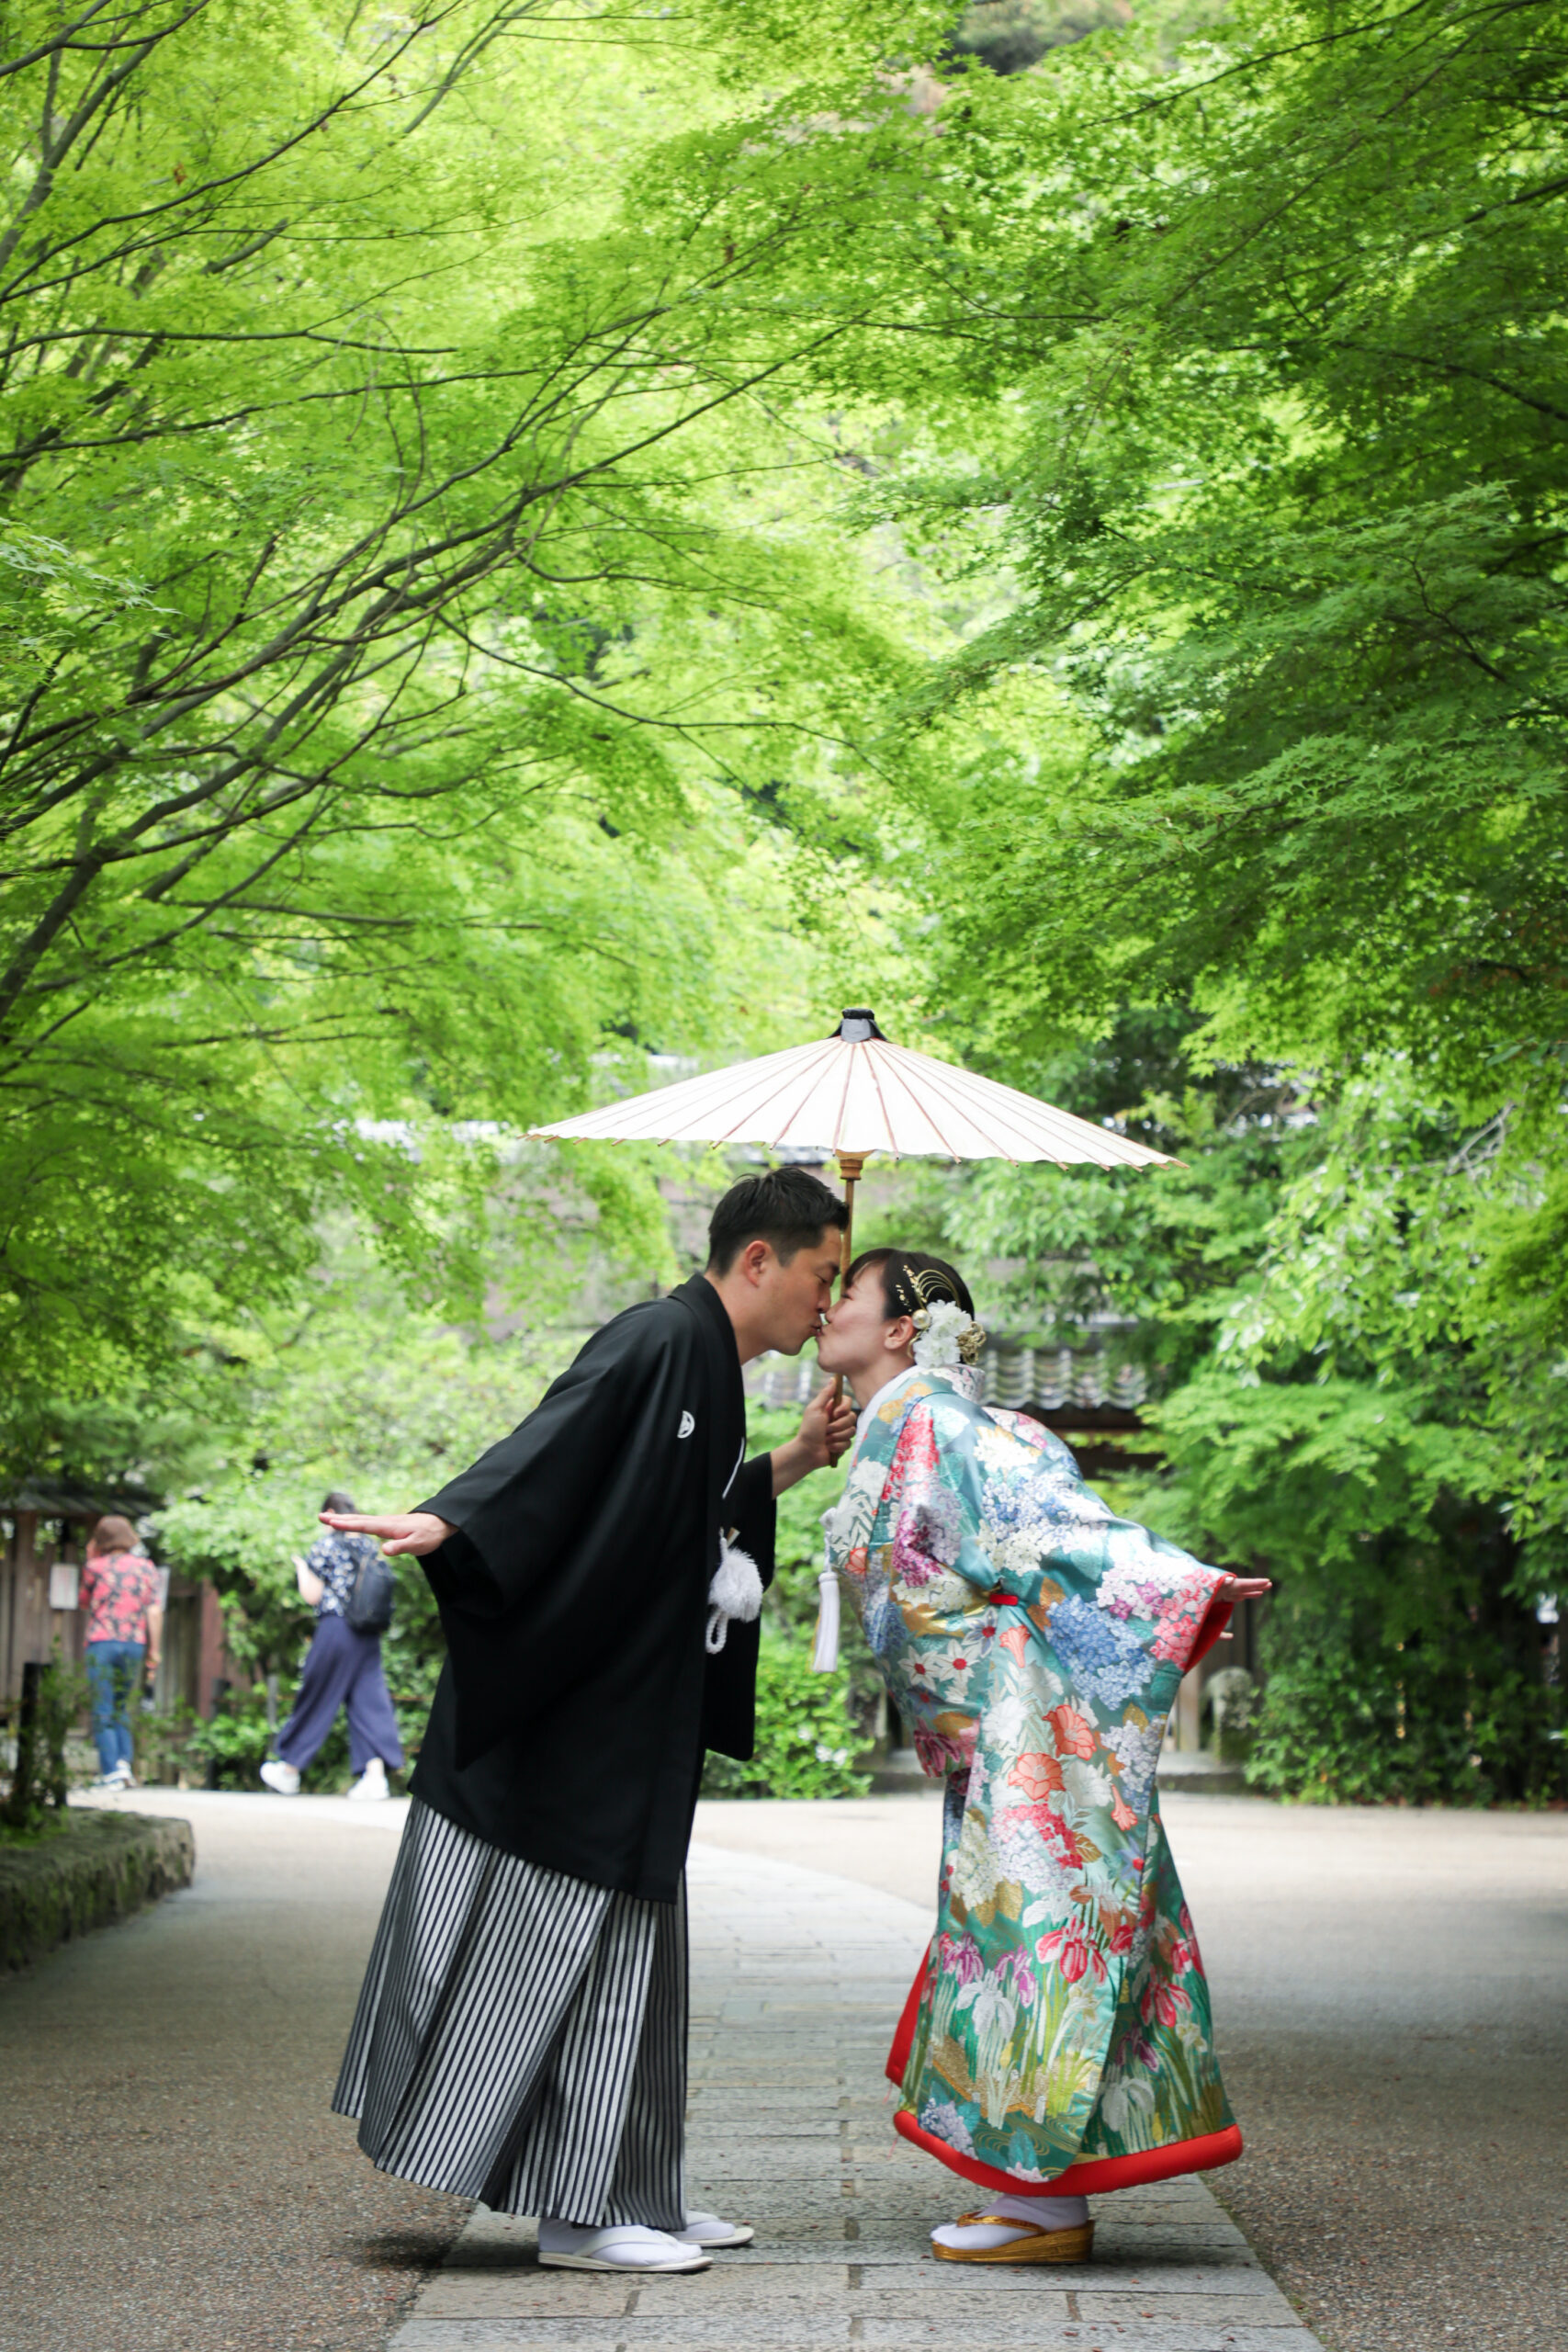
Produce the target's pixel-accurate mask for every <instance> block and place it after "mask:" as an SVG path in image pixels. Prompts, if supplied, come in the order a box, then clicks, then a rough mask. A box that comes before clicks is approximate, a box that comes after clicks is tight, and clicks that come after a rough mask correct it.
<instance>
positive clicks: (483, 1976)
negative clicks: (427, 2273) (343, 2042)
mask: <svg viewBox="0 0 1568 2352" xmlns="http://www.w3.org/2000/svg"><path fill="white" fill-rule="evenodd" d="M333 2108H334V2109H335V2110H336V2112H337V2113H338V2114H340V2115H353V2116H357V2117H358V2118H359V2119H360V2128H359V2144H360V2146H361V2147H362V2148H363V2149H364V2151H365V2153H366V2154H367V2156H369V2157H370V2159H371V2161H372V2162H373V2163H374V2164H375V2165H377V2166H378V2168H379V2169H380V2170H381V2171H383V2172H389V2173H394V2174H396V2175H397V2176H398V2177H399V2178H400V2179H403V2180H413V2181H418V2182H419V2183H420V2184H421V2185H422V2186H423V2187H424V2188H443V2189H448V2190H450V2191H452V2192H453V2193H454V2194H455V2195H457V2196H459V2197H476V2198H478V2199H480V2201H481V2202H482V2203H484V2204H486V2205H488V2206H490V2207H491V2209H492V2210H493V2211H498V2212H505V2213H536V2214H548V2215H550V2216H552V2217H553V2218H554V2219H556V2220H558V2221H565V2222H584V2223H589V2224H592V2223H595V2222H599V2223H605V2224H607V2223H610V2222H640V2223H642V2224H643V2225H644V2226H645V2227H647V2228H649V2229H660V2230H679V2229H682V2228H683V2227H684V2225H685V2218H686V2209H685V2201H684V2186H683V2180H682V2155H683V2151H684V2143H685V2108H686V1919H685V1889H684V1886H683V1885H682V1890H681V1894H680V1897H679V1899H678V1900H677V1901H676V1902H675V1903H674V1904H667V1903H645V1902H639V1901H637V1900H636V1899H635V1898H634V1897H632V1896H630V1895H626V1894H614V1893H612V1892H611V1890H610V1889H609V1888H608V1887H603V1886H590V1885H588V1884H587V1883H585V1882H584V1881H582V1880H581V1879H574V1878H568V1877H567V1876H566V1875H565V1874H564V1873H563V1872H561V1871H547V1870H541V1869H539V1868H538V1867H537V1866H536V1864H534V1863H532V1862H525V1861H521V1860H518V1859H517V1857H516V1856H515V1855H512V1854H503V1853H502V1852H501V1851H500V1850H499V1849H497V1848H495V1847H493V1846H488V1845H486V1843H485V1842H484V1840H483V1839H482V1838H476V1837H474V1836H472V1835H471V1833H470V1832H469V1831H468V1830H466V1829H459V1828H458V1827H457V1824H456V1823H455V1822H451V1821H448V1820H447V1819H446V1816H445V1815H442V1814H438V1813H434V1812H433V1811H432V1810H431V1808H430V1807H429V1806H428V1805H424V1804H421V1803H420V1802H419V1800H418V1798H415V1799H414V1801H413V1803H412V1805H411V1807H410V1809H409V1818H408V1823H407V1826H406V1827H405V1829H404V1831H403V1838H402V1844H401V1847H400V1849H399V1853H398V1860H397V1864H396V1867H395V1868H394V1870H393V1872H392V1883H391V1885H390V1886H389V1889H388V1893H387V1903H386V1908H385V1910H384V1911H383V1912H382V1915H381V1925H380V1928H379V1929H378V1933H377V1937H376V1943H375V1947H374V1950H373V1951H372V1952H371V1955H370V1965H369V1968H368V1970H367V1973H366V1978H365V1985H364V1989H363V1991H362V1992H361V1994H360V1996H359V2007H358V2010H357V2013H356V2014H355V2020H354V2029H353V2031H352V2033H351V2034H350V2036H349V2043H348V2050H347V2052H346V2054H345V2056H344V2062H343V2072H342V2074H341V2075H339V2077H338V2086H337V2090H336V2092H335V2093H334V2095H333Z"/></svg>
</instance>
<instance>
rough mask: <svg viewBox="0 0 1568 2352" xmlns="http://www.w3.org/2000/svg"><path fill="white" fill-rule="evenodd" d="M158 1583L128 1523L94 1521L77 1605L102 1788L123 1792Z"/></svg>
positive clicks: (155, 1629)
mask: <svg viewBox="0 0 1568 2352" xmlns="http://www.w3.org/2000/svg"><path fill="white" fill-rule="evenodd" d="M163 1592H164V1579H163V1577H162V1576H161V1575H160V1573H159V1571H158V1570H157V1569H156V1568H155V1567H154V1566H152V1561H151V1560H149V1559H145V1558H143V1556H142V1555H141V1553H140V1552H139V1551H138V1550H137V1548H136V1530H135V1529H134V1527H132V1525H131V1524H130V1521H129V1520H128V1519H119V1518H109V1519H100V1520H99V1521H98V1523H97V1525H96V1527H95V1528H94V1530H93V1532H92V1534H91V1535H90V1536H89V1537H88V1539H87V1565H86V1566H85V1568H84V1569H83V1571H82V1587H81V1593H80V1596H79V1605H80V1606H81V1607H82V1608H83V1609H85V1611H86V1612H87V1639H86V1645H85V1660H86V1668H87V1685H88V1689H89V1691H91V1694H92V1706H93V1736H94V1737H95V1738H96V1741H97V1744H98V1767H99V1770H100V1771H101V1772H102V1774H103V1784H104V1785H105V1786H107V1787H113V1788H121V1789H125V1788H129V1787H130V1694H131V1692H132V1691H134V1690H136V1689H137V1688H138V1687H139V1685H140V1684H141V1674H142V1668H143V1667H144V1666H146V1667H148V1668H150V1669H151V1671H152V1673H154V1674H156V1672H157V1671H158V1654H159V1649H160V1646H161V1645H162V1641H163V1634H164V1611H163Z"/></svg>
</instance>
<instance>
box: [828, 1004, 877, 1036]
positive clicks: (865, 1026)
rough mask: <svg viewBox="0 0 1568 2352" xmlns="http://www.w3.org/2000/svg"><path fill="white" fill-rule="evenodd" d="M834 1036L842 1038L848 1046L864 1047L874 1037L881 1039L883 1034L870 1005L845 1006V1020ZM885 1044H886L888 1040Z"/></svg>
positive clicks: (842, 1020)
mask: <svg viewBox="0 0 1568 2352" xmlns="http://www.w3.org/2000/svg"><path fill="white" fill-rule="evenodd" d="M833 1035H834V1036H835V1037H841V1038H842V1039H843V1041H844V1043H845V1045H846V1046H863V1045H865V1044H867V1043H868V1042H869V1040H870V1039H871V1038H873V1037H881V1036H882V1032H881V1030H880V1029H879V1028H878V1027H877V1025H876V1015H875V1013H874V1012H873V1011H872V1009H871V1007H870V1005H869V1004H851V1005H846V1006H845V1008H844V1013H843V1018H842V1019H841V1020H840V1023H839V1025H838V1027H837V1028H836V1029H835V1030H834V1032H833ZM883 1042H884V1044H886V1038H884V1039H883Z"/></svg>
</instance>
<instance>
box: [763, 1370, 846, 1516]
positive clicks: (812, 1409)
mask: <svg viewBox="0 0 1568 2352" xmlns="http://www.w3.org/2000/svg"><path fill="white" fill-rule="evenodd" d="M854 1435H855V1408H854V1407H853V1406H852V1405H851V1404H849V1403H847V1402H846V1401H845V1399H844V1398H843V1397H840V1398H839V1400H838V1402H837V1403H836V1404H835V1402H834V1400H833V1384H832V1382H831V1381H829V1383H828V1385H827V1386H826V1388H819V1389H818V1392H817V1394H816V1396H815V1397H813V1398H812V1399H811V1402H810V1404H809V1405H807V1408H806V1411H805V1413H804V1414H803V1415H802V1417H801V1423H800V1427H799V1429H798V1430H796V1432H795V1436H794V1437H792V1438H791V1440H790V1442H789V1443H788V1444H787V1445H778V1446H775V1447H774V1448H773V1492H774V1494H775V1495H782V1494H783V1493H784V1489H785V1488H786V1487H794V1486H797V1485H798V1484H799V1482H800V1480H801V1479H802V1478H807V1477H809V1476H810V1475H811V1473H812V1471H813V1470H830V1469H831V1468H832V1466H833V1464H834V1463H835V1462H840V1461H841V1460H842V1459H843V1457H844V1455H845V1454H846V1453H848V1452H849V1449H850V1447H851V1446H852V1444H853V1443H854Z"/></svg>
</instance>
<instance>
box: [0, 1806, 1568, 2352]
mask: <svg viewBox="0 0 1568 2352" xmlns="http://www.w3.org/2000/svg"><path fill="white" fill-rule="evenodd" d="M133 1802H134V1804H136V1805H138V1806H139V1807H141V1809H143V1810H146V1811H159V1812H165V1813H181V1814H184V1815H186V1817H187V1818H189V1819H191V1820H192V1821H193V1823H194V1825H195V1827H196V1833H197V1880H196V1883H195V1885H194V1886H193V1887H192V1888H191V1889H190V1890H189V1891H188V1892H186V1893H185V1894H177V1895H175V1896H172V1897H170V1898H169V1899H168V1900H167V1901H166V1902H164V1904H162V1905H159V1906H158V1907H157V1908H156V1909H155V1910H153V1911H152V1912H149V1913H146V1914H144V1915H143V1916H142V1917H139V1918H137V1919H135V1920H132V1921H130V1922H128V1923H127V1924H125V1925H124V1926H121V1927H118V1928H110V1929H107V1930H105V1931H103V1932H101V1933H100V1934H98V1935H96V1936H93V1937H89V1938H88V1939H86V1940H85V1942H83V1943H82V1944H80V1945H78V1946H77V1947H75V1948H74V1949H73V1950H68V1951H63V1952H61V1953H58V1954H56V1955H54V1956H53V1957H52V1958H51V1959H50V1960H48V1961H46V1962H43V1963H41V1964H40V1966H39V1968H37V1969H36V1970H35V1971H33V1972H32V1973H30V1974H28V1975H26V1976H23V1977H20V1978H18V1979H16V1980H14V1981H13V1982H11V1983H9V1984H8V1985H0V2081H3V2082H4V2084H5V2089H6V2097H5V2115H6V2129H5V2131H4V2132H3V2133H0V2211H4V2214H5V2217H6V2218H5V2224H4V2228H5V2245H6V2278H5V2289H4V2297H3V2301H0V2352H187V2347H188V2352H228V2347H235V2352H238V2347H241V2346H243V2347H244V2352H273V2347H275V2346H276V2347H278V2352H284V2347H287V2352H316V2347H321V2352H338V2348H339V2347H344V2352H347V2348H348V2347H353V2352H376V2347H378V2346H382V2345H383V2344H385V2343H386V2342H387V2340H388V2338H389V2335H390V2334H391V2332H392V2331H393V2329H394V2328H395V2326H396V2325H397V2324H398V2322H399V2321H400V2318H401V2316H402V2315H403V2313H404V2312H406V2310H407V2308H408V2306H409V2304H410V2301H411V2300H412V2295H413V2292H414V2290H415V2288H416V2287H417V2285H418V2283H419V2281H420V2279H421V2278H422V2277H423V2276H424V2275H426V2274H427V2272H428V2271H429V2269H430V2268H431V2267H433V2266H434V2265H436V2264H437V2263H439V2262H440V2260H441V2258H442V2256H443V2255H444V2253H445V2252H446V2248H447V2247H448V2246H449V2245H450V2244H451V2243H452V2241H453V2240H454V2238H455V2237H456V2235H457V2230H458V2228H459V2226H460V2225H461V2223H462V2222H463V2220H464V2217H465V2212H466V2209H465V2208H464V2207H463V2206H461V2205H460V2204H459V2203H457V2200H455V2199H446V2198H441V2197H435V2196H432V2195H427V2194H424V2193H423V2192H421V2191H419V2190H415V2189H411V2188H405V2187H403V2186H401V2185H400V2184H399V2183H397V2182H393V2181H389V2180H385V2179H382V2178H380V2177H378V2175H376V2174H374V2173H373V2172H372V2171H371V2170H370V2167H369V2166H368V2165H367V2164H366V2163H365V2162H364V2160H363V2158H362V2157H360V2156H359V2154H358V2153H357V2151H356V2150H355V2146H354V2141H353V2131H352V2128H351V2127H350V2126H349V2125H348V2124H347V2123H345V2122H343V2121H342V2120H339V2119H337V2118H335V2117H333V2116H331V2115H329V2114H328V2113H327V2112H326V2099H327V2098H328V2096H329V2094H330V2089H331V2085H332V2081H333V2075H334V2074H335V2071H336V2067H337V2062H338V2057H339V2054H340V2052H341V2050H342V2046H343V2041H344V2034H345V2032H346V2030H347V2024H348V2018H349V2014H350V2011H351V2009H352V2007H353V2003H354V1998H355V1992H356V1991H357V1988H358V1983H359V1976H360V1972H361V1969H362V1967H363V1964H364V1959H365V1954H366V1952H367V1949H368V1946H369V1941H370V1938H371V1935H372V1933H373V1931H374V1928H375V1922H376V1918H377V1916H378V1910H379V1905H380V1900H381V1894H382V1890H383V1888H384V1886H385V1883H386V1880H387V1876H388V1873H389V1870H390V1867H391V1860H392V1854H393V1848H394V1834H393V1833H395V1831H396V1829H397V1828H398V1827H399V1826H400V1818H401V1813H402V1808H401V1806H400V1805H387V1806H385V1807H364V1806H352V1807H351V1806H348V1805H346V1804H343V1803H341V1802H334V1801H332V1800H300V1801H299V1802H298V1803H296V1804H288V1802H286V1801H285V1800H283V1799H280V1798H268V1797H235V1798H227V1797H221V1796H201V1795H191V1796H184V1795H176V1794H175V1793H174V1792H158V1791H152V1792H138V1794H137V1796H136V1798H135V1799H134V1800H133ZM1166 1815H1167V1820H1168V1824H1169V1826H1170V1830H1171V1836H1172V1841H1173V1843H1174V1845H1175V1848H1176V1851H1177V1854H1178V1857H1179V1861H1180V1864H1181V1868H1182V1873H1183V1876H1184V1878H1185V1880H1186V1882H1187V1884H1188V1888H1189V1891H1190V1894H1191V1896H1192V1901H1193V1907H1194V1910H1195V1912H1196V1914H1197V1918H1198V1924H1199V1928H1200V1931H1201V1936H1202V1939H1203V1948H1204V1956H1205V1960H1206V1962H1207V1964H1208V1967H1209V1971H1210V1973H1211V1975H1212V1977H1213V1980H1214V1985H1215V2000H1216V2009H1217V2013H1218V2020H1219V2030H1220V2038H1221V2047H1222V2051H1223V2052H1224V2064H1225V2072H1226V2078H1227V2081H1228V2083H1229V2085H1230V2089H1231V2095H1232V2098H1233V2100H1234V2102H1235V2107H1236V2109H1237V2111H1238V2113H1239V2115H1240V2117H1241V2120H1242V2127H1243V2130H1244V2131H1246V2133H1247V2140H1248V2154H1247V2157H1246V2159H1245V2160H1244V2161H1243V2162H1242V2163H1241V2164H1239V2165H1233V2166H1231V2167H1230V2168H1229V2169H1228V2170H1227V2171H1225V2172H1224V2173H1220V2174H1216V2175H1215V2176H1214V2177H1213V2187H1214V2188H1215V2190H1216V2191H1217V2192H1218V2194H1219V2195H1220V2196H1221V2198H1222V2199H1223V2201H1224V2203H1225V2204H1226V2205H1228V2207H1229V2208H1230V2210H1231V2211H1232V2212H1233V2213H1234V2214H1235V2218H1236V2219H1237V2220H1238V2221H1239V2222H1240V2223H1241V2225H1242V2227H1243V2229H1244V2230H1245V2231H1246V2233H1247V2237H1248V2239H1249V2240H1250V2241H1251V2244H1252V2245H1253V2246H1254V2247H1255V2248H1256V2249H1257V2250H1258V2254H1259V2255H1260V2256H1262V2258H1263V2260H1264V2262H1265V2264H1266V2265H1267V2267H1269V2270H1271V2271H1272V2272H1273V2274H1274V2276H1275V2277H1276V2278H1278V2279H1279V2280H1280V2283H1281V2284H1282V2285H1283V2286H1284V2287H1285V2288H1286V2290H1287V2291H1288V2292H1289V2293H1290V2294H1291V2295H1292V2297H1293V2298H1294V2299H1295V2301H1296V2302H1297V2303H1298V2305H1299V2307H1300V2308H1301V2310H1302V2311H1303V2313H1304V2314H1305V2316H1306V2317H1307V2319H1308V2321H1309V2322H1310V2324H1311V2325H1312V2326H1313V2327H1314V2329H1315V2331H1316V2332H1317V2333H1318V2335H1320V2336H1321V2337H1322V2339H1323V2341H1324V2343H1325V2345H1326V2346H1330V2347H1331V2352H1445V2348H1446V2347H1447V2346H1450V2345H1453V2346H1456V2352H1457V2347H1461V2346H1462V2347H1463V2352H1526V2348H1527V2347H1529V2352H1534V2347H1537V2346H1540V2347H1542V2352H1545V2347H1549V2346H1550V2347H1551V2352H1561V2347H1562V2346H1563V2345H1564V2344H1568V2165H1565V2163H1564V2157H1565V2154H1568V2099H1565V2098H1564V2085H1565V2083H1568V1818H1565V1817H1564V1816H1562V1815H1544V1816H1531V1815H1486V1814H1480V1815H1472V1814H1440V1813H1433V1814H1410V1813H1395V1812H1382V1811H1377V1812H1373V1811H1366V1812H1361V1811H1321V1812H1320V1811H1314V1810H1307V1809H1295V1808H1290V1807H1280V1806H1274V1805H1268V1804H1259V1803H1254V1802H1249V1801H1247V1800H1236V1801H1232V1800H1227V1799H1223V1798H1202V1797H1171V1798H1169V1799H1168V1800H1167V1802H1166ZM697 1834H698V1837H699V1838H700V1839H702V1840H703V1841H705V1844H706V1845H707V1846H708V1847H709V1848H710V1849H711V1848H713V1847H720V1848H725V1847H728V1848H729V1849H739V1850H741V1851H744V1852H745V1853H747V1854H750V1855H754V1856H759V1857H769V1856H771V1857H773V1858H775V1859H777V1860H781V1861H784V1862H790V1863H795V1864H799V1865H802V1866H805V1867H807V1868H810V1869H815V1870H818V1871H827V1872H829V1873H832V1874H834V1875H835V1876H837V1877H839V1878H840V1879H843V1880H848V1881H851V1882H854V1883H860V1884H862V1885H864V1886H869V1887H874V1888H879V1889H881V1890H883V1891H884V1892H885V1893H886V1894H891V1895H895V1896H899V1897H902V1898H904V1899H905V1900H907V1901H908V1902H910V1903H913V1904H915V1905H918V1906H919V1909H920V1911H921V1913H922V1915H924V1916H926V1917H929V1911H930V1905H931V1887H932V1885H933V1883H934V1875H935V1858H936V1852H937V1847H938V1819H937V1808H936V1805H935V1803H934V1801H932V1800H930V1799H927V1798H924V1797H893V1798H884V1799H867V1800H864V1801H863V1802H859V1803H851V1804H837V1805H808V1804H795V1805H789V1804H705V1805H704V1806H703V1807H702V1808H701V1809H700V1812H699V1817H698V1827H697ZM885 2027H886V2019H879V2020H875V2021H871V2020H868V2026H867V2036H868V2039H867V2047H868V2048H869V2047H870V2043H871V2041H875V2040H876V2039H877V2037H878V2036H880V2035H881V2034H882V2033H883V2031H884V2030H885ZM873 2072H874V2069H873ZM718 2087H719V2086H717V2085H716V2086H715V2089H716V2090H717V2089H718ZM878 2091H879V2086H878ZM925 2169H926V2170H929V2171H931V2173H932V2175H933V2177H934V2167H927V2168H925ZM943 2186H944V2184H942V2183H940V2182H938V2183H937V2184H936V2188H935V2194H936V2195H937V2197H938V2199H939V2201H940V2196H941V2190H942V2187H943ZM916 2193H917V2194H925V2193H926V2190H925V2184H924V2180H923V2177H922V2180H921V2182H920V2184H919V2188H918V2189H917V2191H916ZM922 2211H924V2207H922ZM1100 2211H1101V2213H1102V2215H1106V2214H1108V2211H1109V2201H1108V2200H1102V2202H1101V2206H1100ZM913 2332H914V2333H917V2334H918V2333H919V2330H915V2331H913ZM1114 2340H1115V2339H1114V2336H1112V2337H1111V2339H1110V2341H1111V2342H1113V2341H1114Z"/></svg>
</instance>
